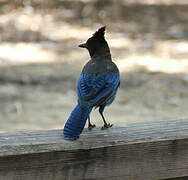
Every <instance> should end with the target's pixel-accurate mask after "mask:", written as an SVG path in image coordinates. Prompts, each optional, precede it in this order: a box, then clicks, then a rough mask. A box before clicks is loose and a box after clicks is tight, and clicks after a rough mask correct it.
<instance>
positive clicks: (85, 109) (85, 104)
mask: <svg viewBox="0 0 188 180" xmlns="http://www.w3.org/2000/svg"><path fill="white" fill-rule="evenodd" d="M104 34H105V27H102V28H100V29H98V31H96V32H95V33H94V34H93V36H92V37H91V38H89V39H88V40H87V42H86V43H84V44H80V45H79V47H81V48H86V49H87V50H88V51H89V54H90V56H91V60H89V61H88V62H87V63H86V65H85V66H84V68H83V70H82V72H81V75H80V77H79V79H78V83H77V96H78V104H77V105H76V107H75V108H74V109H73V111H72V113H71V114H70V116H69V118H68V120H67V122H66V124H65V126H64V130H63V134H64V139H66V140H76V139H78V138H79V135H80V134H81V132H82V130H83V128H84V126H85V123H86V121H87V119H88V128H89V129H92V128H93V127H95V125H93V124H91V122H90V117H89V114H90V112H91V111H92V109H93V108H99V113H100V115H101V116H102V119H103V121H104V126H103V127H102V129H107V128H109V127H112V124H110V123H109V124H108V123H107V122H106V120H105V118H104V115H103V111H104V109H105V107H106V106H107V105H110V104H111V103H112V102H113V100H114V99H115V96H116V92H117V89H118V87H119V85H120V75H119V70H118V68H117V66H116V65H115V64H114V63H113V62H112V58H111V54H110V49H109V47H108V44H107V42H106V40H105V38H104Z"/></svg>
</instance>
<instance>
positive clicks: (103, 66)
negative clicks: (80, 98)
mask: <svg viewBox="0 0 188 180" xmlns="http://www.w3.org/2000/svg"><path fill="white" fill-rule="evenodd" d="M113 72H119V70H118V68H117V66H116V65H115V63H113V62H112V61H109V60H90V61H89V62H88V63H87V64H86V65H85V66H84V68H83V70H82V74H106V73H113Z"/></svg>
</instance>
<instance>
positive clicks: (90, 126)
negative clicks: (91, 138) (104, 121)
mask: <svg viewBox="0 0 188 180" xmlns="http://www.w3.org/2000/svg"><path fill="white" fill-rule="evenodd" d="M95 127H96V126H95V124H89V126H88V129H89V130H92V129H93V128H95Z"/></svg>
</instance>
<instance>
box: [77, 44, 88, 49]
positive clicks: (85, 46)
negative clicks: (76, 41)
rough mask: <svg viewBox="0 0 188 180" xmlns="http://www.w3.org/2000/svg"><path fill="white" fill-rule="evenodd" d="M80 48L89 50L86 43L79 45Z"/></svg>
mask: <svg viewBox="0 0 188 180" xmlns="http://www.w3.org/2000/svg"><path fill="white" fill-rule="evenodd" d="M78 47H81V48H87V44H86V43H83V44H80V45H78Z"/></svg>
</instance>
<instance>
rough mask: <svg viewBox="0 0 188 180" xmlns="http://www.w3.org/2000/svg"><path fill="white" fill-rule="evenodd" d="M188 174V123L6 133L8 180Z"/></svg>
mask: <svg viewBox="0 0 188 180" xmlns="http://www.w3.org/2000/svg"><path fill="white" fill-rule="evenodd" d="M185 176H188V120H174V121H159V122H147V123H133V124H127V125H126V126H124V127H113V128H111V129H109V130H106V131H101V130H100V129H99V128H96V129H95V130H93V131H87V130H85V131H84V133H83V134H82V135H81V137H80V139H79V140H77V141H75V142H69V141H65V140H63V137H62V130H49V131H23V132H13V133H0V179H2V180H84V179H86V180H99V179H106V180H114V179H117V180H133V179H134V180H155V179H168V178H175V177H185Z"/></svg>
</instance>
